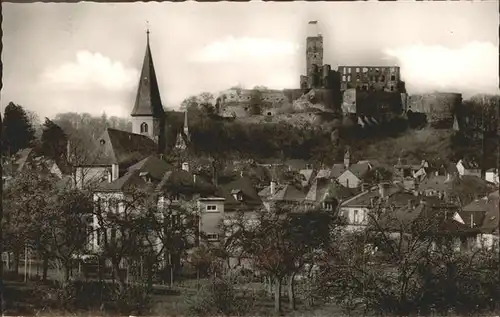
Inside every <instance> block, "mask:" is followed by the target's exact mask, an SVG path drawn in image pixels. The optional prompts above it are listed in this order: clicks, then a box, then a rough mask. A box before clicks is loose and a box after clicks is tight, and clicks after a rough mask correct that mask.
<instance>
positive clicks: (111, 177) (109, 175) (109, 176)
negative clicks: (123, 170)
mask: <svg viewBox="0 0 500 317" xmlns="http://www.w3.org/2000/svg"><path fill="white" fill-rule="evenodd" d="M107 173H108V183H111V182H112V181H113V173H112V172H111V171H110V170H108V171H107Z"/></svg>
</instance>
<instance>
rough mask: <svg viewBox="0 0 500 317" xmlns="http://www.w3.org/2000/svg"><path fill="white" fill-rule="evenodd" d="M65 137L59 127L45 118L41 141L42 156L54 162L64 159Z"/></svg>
mask: <svg viewBox="0 0 500 317" xmlns="http://www.w3.org/2000/svg"><path fill="white" fill-rule="evenodd" d="M67 139H68V137H67V135H66V133H64V131H63V129H61V127H60V126H58V125H57V124H55V123H54V122H53V121H52V120H50V119H49V118H45V123H44V124H43V132H42V139H41V143H42V144H41V147H42V149H41V150H42V154H43V155H44V156H45V157H48V158H51V159H53V160H55V161H56V162H57V161H59V160H60V159H61V158H65V152H66V145H67Z"/></svg>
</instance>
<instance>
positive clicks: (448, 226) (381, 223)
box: [370, 197, 477, 251]
mask: <svg viewBox="0 0 500 317" xmlns="http://www.w3.org/2000/svg"><path fill="white" fill-rule="evenodd" d="M374 223H375V221H374V222H373V224H374ZM376 223H377V226H372V225H370V227H371V228H372V230H381V229H382V230H384V231H385V232H387V233H389V234H390V236H391V237H393V238H400V235H401V234H410V235H412V234H414V235H418V236H427V237H431V238H432V244H431V248H434V249H435V248H437V247H438V246H439V245H442V243H443V242H451V244H452V246H453V248H454V249H455V250H456V251H460V250H468V249H469V248H470V246H471V245H472V244H473V242H474V240H475V237H476V232H477V231H476V230H474V229H470V228H469V227H468V226H466V225H465V224H464V223H463V222H461V219H460V215H459V208H458V206H456V205H453V204H449V203H446V202H443V201H442V200H439V199H436V198H433V197H423V198H422V199H420V200H413V199H412V200H409V201H408V203H407V205H405V206H399V207H397V208H393V209H392V210H390V211H386V212H385V213H382V214H381V215H380V217H379V218H378V219H377V220H376Z"/></svg>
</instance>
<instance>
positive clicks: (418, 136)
mask: <svg viewBox="0 0 500 317" xmlns="http://www.w3.org/2000/svg"><path fill="white" fill-rule="evenodd" d="M454 134H455V131H453V130H444V129H440V130H437V129H433V128H430V127H426V128H423V129H421V130H407V131H406V132H404V133H402V134H401V135H399V136H396V137H389V138H384V139H375V140H374V139H365V140H359V141H357V142H356V141H355V142H353V144H352V150H351V152H352V153H353V156H354V157H355V160H358V159H377V160H379V161H382V162H387V163H396V162H397V160H398V158H399V157H401V159H403V160H408V161H409V162H414V163H417V162H419V161H421V160H422V159H429V160H438V159H452V158H455V156H456V152H457V150H458V149H457V148H456V147H455V146H454V144H453V142H452V140H453V136H454Z"/></svg>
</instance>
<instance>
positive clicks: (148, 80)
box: [131, 28, 165, 118]
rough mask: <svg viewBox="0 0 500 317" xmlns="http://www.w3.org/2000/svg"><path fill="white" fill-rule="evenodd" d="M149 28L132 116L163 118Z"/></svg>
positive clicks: (163, 113)
mask: <svg viewBox="0 0 500 317" xmlns="http://www.w3.org/2000/svg"><path fill="white" fill-rule="evenodd" d="M149 33H150V32H149V28H148V30H147V31H146V53H145V55H144V61H143V63H142V70H141V77H140V79H139V85H138V87H137V95H136V99H135V105H134V109H133V110H132V113H131V116H132V117H134V116H153V117H155V118H161V117H163V116H164V115H165V112H164V111H163V106H162V102H161V97H160V89H159V88H158V80H157V78H156V71H155V67H154V64H153V56H152V54H151V47H150V45H149Z"/></svg>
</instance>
